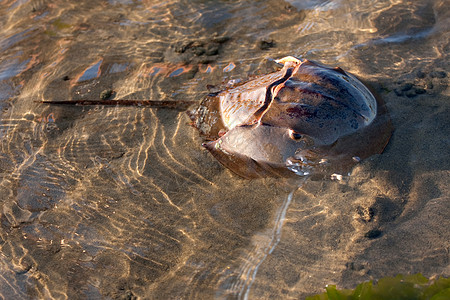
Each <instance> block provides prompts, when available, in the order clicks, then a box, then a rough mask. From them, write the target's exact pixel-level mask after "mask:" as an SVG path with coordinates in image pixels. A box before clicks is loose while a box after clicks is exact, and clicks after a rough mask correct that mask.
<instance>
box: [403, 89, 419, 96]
mask: <svg viewBox="0 0 450 300" xmlns="http://www.w3.org/2000/svg"><path fill="white" fill-rule="evenodd" d="M405 96H406V97H408V98H414V97H416V96H417V94H416V91H415V90H408V91H406V92H405Z"/></svg>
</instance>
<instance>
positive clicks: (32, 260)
mask: <svg viewBox="0 0 450 300" xmlns="http://www.w3.org/2000/svg"><path fill="white" fill-rule="evenodd" d="M0 4H1V5H0V50H1V52H2V56H1V57H0V108H1V119H0V122H1V123H0V137H1V144H0V147H1V153H0V172H1V177H0V203H1V216H0V220H1V229H0V247H1V255H0V270H1V272H0V274H1V275H0V293H1V295H2V296H3V297H4V298H9V299H12V298H13V297H14V298H17V297H20V298H57V299H61V298H71V299H72V298H75V299H96V298H112V299H116V298H120V299H133V298H134V297H141V298H157V299H159V298H161V299H166V298H171V299H173V298H180V299H199V298H201V299H205V298H213V297H217V298H248V299H263V298H266V299H268V298H304V297H305V296H306V295H308V294H311V293H318V292H321V291H322V290H323V287H324V286H325V285H326V284H337V285H338V286H339V287H344V288H351V287H354V286H355V285H356V284H357V283H358V282H360V281H363V280H369V279H375V280H376V279H378V278H380V277H383V276H388V275H395V274H397V273H404V274H408V273H417V272H421V273H423V274H424V275H426V276H436V275H446V276H449V275H450V265H449V249H450V240H449V238H448V237H449V236H450V235H449V231H448V228H450V224H449V223H450V222H449V221H448V220H449V208H450V207H449V206H450V201H449V200H450V199H449V186H450V184H449V183H450V182H449V169H450V168H449V167H450V166H449V159H448V158H449V149H450V147H449V146H450V145H449V143H450V140H449V136H450V135H449V134H450V130H449V118H448V116H449V95H450V92H449V89H448V82H449V80H448V78H449V74H448V72H449V50H450V49H449V37H450V34H449V27H450V12H449V9H448V7H449V5H448V4H449V3H448V1H439V0H434V1H428V0H426V1H425V0H422V1H401V0H397V1H396V0H390V1H388V0H386V1H368V0H358V1H346V0H334V1H320V0H317V1H297V0H291V1H275V0H273V1H270V0H265V1H242V0H241V1H208V0H203V1H200V0H195V1H187V0H177V1H159V0H151V1H150V0H147V1H138V0H110V1H77V2H76V3H75V2H69V1H61V0H57V1H46V0H29V1H27V0H16V1H13V0H2V1H0ZM286 55H296V56H298V57H300V58H307V59H313V60H318V61H320V62H322V63H326V64H330V65H336V66H340V67H342V68H343V69H344V70H347V71H350V72H352V73H354V74H356V75H358V76H359V77H360V78H362V79H363V80H365V81H367V82H369V83H370V84H371V85H372V86H373V87H374V88H375V90H377V91H378V93H379V94H381V96H382V97H383V98H384V100H385V102H386V104H387V106H388V109H389V111H390V114H391V117H392V120H393V123H394V127H395V131H394V134H393V137H392V139H391V141H390V143H389V145H388V147H387V148H386V149H385V152H384V153H383V154H381V155H376V156H374V157H372V158H370V159H368V160H366V161H364V162H362V163H361V164H359V165H358V166H356V167H355V168H354V170H353V171H352V173H351V174H350V176H344V179H343V180H341V181H332V180H315V181H314V180H309V179H308V180H306V181H304V179H303V178H299V179H298V180H294V181H293V182H291V181H289V182H288V181H286V180H277V179H265V180H263V179H261V180H252V181H249V180H244V179H241V178H239V177H237V176H236V175H234V174H233V173H231V172H230V171H228V170H226V169H225V168H224V167H222V166H221V165H220V164H219V163H218V162H216V161H215V160H214V158H213V157H212V156H211V155H209V153H207V152H206V151H205V150H204V149H202V147H201V140H200V138H199V137H198V134H197V133H196V131H195V129H194V128H192V127H190V126H189V125H188V123H189V119H188V117H187V116H186V114H185V113H184V112H182V111H179V110H170V109H154V108H153V109H152V108H146V107H140V108H137V107H100V106H99V107H68V106H51V105H43V104H40V103H37V102H35V101H36V100H67V99H98V98H99V96H100V93H101V92H102V91H103V90H106V89H113V90H114V91H115V93H116V95H115V97H116V98H120V99H155V100H188V101H200V100H201V99H202V97H203V96H204V95H205V94H206V93H207V90H206V85H207V84H217V85H221V84H226V83H227V82H228V81H229V80H232V79H236V80H245V79H246V78H249V77H251V76H254V75H258V74H265V73H268V72H271V71H273V70H275V69H276V66H275V65H274V63H273V60H274V59H277V58H280V57H283V56H286Z"/></svg>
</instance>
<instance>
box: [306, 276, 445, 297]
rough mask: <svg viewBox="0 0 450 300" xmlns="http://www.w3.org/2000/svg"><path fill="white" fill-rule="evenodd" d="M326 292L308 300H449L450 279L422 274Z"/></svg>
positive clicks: (389, 278)
mask: <svg viewBox="0 0 450 300" xmlns="http://www.w3.org/2000/svg"><path fill="white" fill-rule="evenodd" d="M325 290H326V292H325V293H322V294H318V295H314V296H310V297H307V298H306V300H356V299H358V300H385V299H396V300H449V299H450V278H445V277H439V278H437V279H434V280H428V279H427V278H426V277H424V276H423V275H422V274H420V273H419V274H414V275H397V276H395V277H384V278H381V279H380V280H378V282H377V284H374V283H373V282H372V281H368V282H363V283H361V284H359V285H358V286H357V287H356V288H355V289H354V290H347V289H344V290H338V289H336V286H335V285H328V286H327V287H326V288H325Z"/></svg>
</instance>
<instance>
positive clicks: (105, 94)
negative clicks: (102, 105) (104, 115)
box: [100, 90, 114, 100]
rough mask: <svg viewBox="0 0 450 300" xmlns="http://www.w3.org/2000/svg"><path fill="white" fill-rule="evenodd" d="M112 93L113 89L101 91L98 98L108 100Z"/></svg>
mask: <svg viewBox="0 0 450 300" xmlns="http://www.w3.org/2000/svg"><path fill="white" fill-rule="evenodd" d="M113 93H114V91H113V90H104V91H103V92H101V93H100V99H102V100H108V99H109V98H111V96H112V94H113Z"/></svg>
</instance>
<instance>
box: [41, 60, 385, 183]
mask: <svg viewBox="0 0 450 300" xmlns="http://www.w3.org/2000/svg"><path fill="white" fill-rule="evenodd" d="M276 62H277V63H279V64H282V65H283V67H282V69H281V70H279V71H277V72H274V73H271V74H267V75H263V76H260V77H258V78H256V79H253V80H250V81H247V82H244V83H243V84H240V85H238V86H236V87H233V88H229V89H226V90H223V91H220V92H217V93H211V94H209V95H208V96H206V97H205V98H204V99H203V101H202V102H201V103H200V105H199V106H198V107H197V108H196V109H194V110H191V111H187V112H188V115H189V117H190V118H191V120H192V123H193V126H194V127H195V128H197V130H198V132H199V134H200V136H202V137H203V139H204V143H203V146H204V147H205V148H206V149H208V151H209V152H210V153H211V154H212V155H213V156H214V157H215V158H216V159H217V160H218V161H219V162H220V163H221V164H222V165H224V166H225V167H227V168H228V169H230V170H231V171H233V172H234V173H236V174H238V175H240V176H242V177H244V178H257V177H267V176H292V175H309V174H316V175H317V174H319V175H320V174H322V175H331V174H332V173H340V174H343V173H345V172H348V171H349V170H350V169H351V168H352V167H353V165H354V164H355V163H356V162H358V161H359V160H360V159H364V158H367V157H369V156H371V155H373V154H376V153H381V152H382V151H383V149H384V147H385V146H386V144H387V143H388V141H389V138H390V136H391V134H392V124H391V121H390V118H389V115H388V113H387V111H386V108H385V105H384V103H383V101H382V100H381V99H380V98H378V97H375V96H374V94H373V93H372V92H371V91H370V90H369V89H368V88H367V87H366V86H365V85H364V84H363V83H361V82H360V81H359V80H358V79H357V78H356V77H355V76H353V75H351V74H349V73H347V72H345V71H344V70H342V69H341V68H331V67H328V66H324V65H321V64H319V63H316V62H313V61H309V60H304V61H301V60H299V59H298V58H295V57H293V56H288V57H285V58H282V59H280V60H278V61H276ZM40 102H41V103H50V104H75V105H135V106H141V105H148V106H153V107H168V108H178V109H183V110H186V109H187V107H189V106H192V105H193V103H194V102H191V101H153V100H108V99H106V100H67V101H40ZM195 103H196V102H195Z"/></svg>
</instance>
